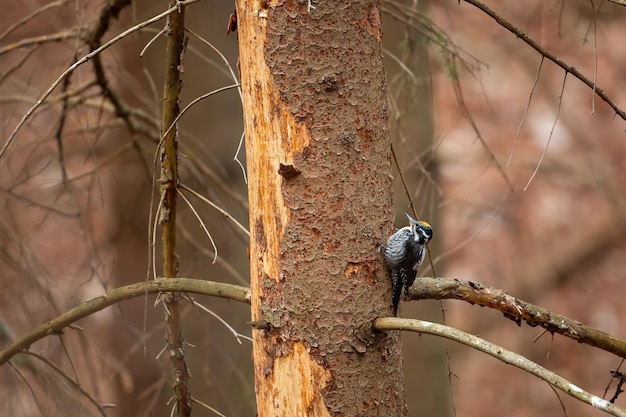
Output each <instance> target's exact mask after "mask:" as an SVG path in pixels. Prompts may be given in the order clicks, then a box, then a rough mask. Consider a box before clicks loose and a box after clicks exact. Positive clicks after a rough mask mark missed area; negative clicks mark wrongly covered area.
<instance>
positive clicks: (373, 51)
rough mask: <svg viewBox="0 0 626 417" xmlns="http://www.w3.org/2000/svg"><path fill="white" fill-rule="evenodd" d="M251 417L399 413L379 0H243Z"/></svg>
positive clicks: (400, 378) (401, 382)
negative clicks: (382, 323) (378, 328)
mask: <svg viewBox="0 0 626 417" xmlns="http://www.w3.org/2000/svg"><path fill="white" fill-rule="evenodd" d="M236 5H237V17H238V36H239V48H240V62H239V67H240V72H241V83H242V90H243V96H244V123H245V132H246V152H247V164H248V176H249V199H250V229H251V230H250V231H251V243H250V264H251V291H252V319H253V322H254V323H255V324H256V330H254V331H253V339H254V347H253V359H254V367H255V387H256V395H257V407H258V415H259V416H261V417H266V416H290V417H292V416H300V415H307V416H326V415H336V414H337V413H339V414H341V415H345V416H357V415H367V416H377V415H380V416H403V415H406V414H407V410H406V400H405V393H404V376H403V370H402V357H401V354H400V340H399V336H398V335H397V334H360V333H359V332H358V328H359V325H360V324H362V323H364V322H366V321H368V320H371V319H373V318H375V317H379V316H388V315H390V311H391V309H390V305H389V304H390V285H389V279H388V275H387V272H386V270H385V268H384V267H383V264H382V257H381V255H380V254H379V253H378V252H377V249H378V245H379V244H380V243H381V242H383V241H384V240H385V239H386V237H387V236H389V234H390V233H391V225H392V217H393V216H392V183H391V164H390V140H389V131H388V114H387V97H386V91H387V86H386V80H385V73H384V70H383V62H382V49H381V48H382V47H381V35H382V32H381V22H380V12H379V8H378V6H379V4H378V2H377V1H345V2H320V3H317V2H314V3H313V6H314V8H310V10H308V5H307V2H306V1H304V2H302V1H296V0H289V1H270V2H267V1H250V0H237V2H236Z"/></svg>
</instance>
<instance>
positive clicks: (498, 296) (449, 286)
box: [409, 278, 626, 358]
mask: <svg viewBox="0 0 626 417" xmlns="http://www.w3.org/2000/svg"><path fill="white" fill-rule="evenodd" d="M409 297H410V299H412V300H425V299H428V300H441V299H447V298H452V299H457V300H463V301H467V302H469V303H471V304H478V305H480V306H481V307H490V308H493V309H496V310H499V311H501V312H502V313H503V314H504V316H505V317H507V318H509V319H511V320H513V321H515V322H516V323H517V324H518V325H520V324H521V322H522V320H523V321H525V322H526V323H528V324H529V325H530V326H540V327H543V328H544V329H546V330H547V331H549V332H550V333H558V334H562V335H563V336H567V337H569V338H571V339H574V340H576V341H577V342H579V343H585V344H587V345H590V346H594V347H597V348H600V349H602V350H605V351H607V352H611V353H613V354H615V355H618V356H620V357H622V358H626V341H625V340H622V339H618V338H616V337H615V336H612V335H610V334H608V333H605V332H602V331H600V330H596V329H593V328H591V327H589V326H585V325H584V324H582V323H581V322H579V321H576V320H572V319H570V318H568V317H565V316H561V315H559V314H556V313H553V312H551V311H549V310H547V309H545V308H543V307H539V306H536V305H533V304H530V303H527V302H525V301H522V300H520V299H518V298H515V297H513V296H512V295H510V294H507V293H506V292H505V291H502V290H499V289H497V288H493V287H488V286H485V285H482V284H480V283H478V282H472V281H462V280H458V279H449V278H417V280H416V281H415V284H414V285H413V287H412V288H411V289H410V294H409Z"/></svg>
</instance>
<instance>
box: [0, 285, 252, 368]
mask: <svg viewBox="0 0 626 417" xmlns="http://www.w3.org/2000/svg"><path fill="white" fill-rule="evenodd" d="M168 291H179V292H188V293H194V294H203V295H211V296H214V297H220V298H227V299H229V300H234V301H239V302H241V303H247V304H250V290H249V289H248V288H246V287H241V286H239V285H233V284H226V283H222V282H212V281H204V280H200V279H191V278H161V279H157V280H154V281H148V282H139V283H137V284H132V285H127V286H124V287H120V288H116V289H113V290H111V291H107V292H106V293H104V294H102V295H101V296H99V297H96V298H93V299H91V300H88V301H86V302H84V303H83V304H81V305H79V306H76V307H74V308H72V309H71V310H69V311H67V312H65V313H63V314H61V315H60V316H58V317H57V318H55V319H52V320H50V321H49V322H47V323H44V324H42V325H40V326H38V327H36V328H35V329H33V330H31V331H30V332H28V333H27V334H25V335H24V336H22V337H21V338H20V339H18V340H16V341H15V342H13V343H12V344H11V345H9V346H8V347H6V348H5V349H3V350H2V351H0V365H3V364H4V363H6V362H7V361H8V360H9V359H11V358H12V357H13V356H15V355H16V354H17V353H19V352H20V351H22V350H26V349H28V348H29V347H30V345H32V344H33V343H35V342H36V341H38V340H40V339H43V338H44V337H46V336H49V335H53V334H59V333H61V332H62V331H63V329H64V328H66V327H67V326H69V325H71V324H72V323H75V322H77V321H78V320H80V319H82V318H85V317H87V316H90V315H92V314H94V313H95V312H97V311H100V310H102V309H104V308H106V307H109V306H111V305H113V304H116V303H119V302H120V301H123V300H127V299H129V298H135V297H141V296H144V295H145V294H146V293H150V294H154V293H161V292H168Z"/></svg>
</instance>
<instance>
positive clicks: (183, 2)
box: [0, 0, 199, 160]
mask: <svg viewBox="0 0 626 417" xmlns="http://www.w3.org/2000/svg"><path fill="white" fill-rule="evenodd" d="M197 1H199V0H181V1H180V2H178V4H177V5H176V6H174V7H170V8H169V9H167V10H166V11H164V12H163V13H160V14H158V15H156V16H154V17H152V18H150V19H148V20H145V21H143V22H141V23H139V24H137V25H135V26H133V27H131V28H129V29H127V30H125V31H123V32H122V33H120V34H119V35H117V36H114V37H113V38H112V39H111V40H109V41H108V42H105V43H104V44H103V45H102V46H100V47H99V48H97V49H94V50H93V51H91V52H90V53H88V54H87V55H85V56H83V57H82V58H81V59H79V60H78V61H76V62H75V63H73V64H72V65H70V66H69V68H67V69H66V70H65V71H64V72H63V73H62V74H61V75H60V76H59V77H58V78H57V79H56V80H55V81H54V82H53V83H52V84H51V85H50V87H48V89H47V90H46V91H44V93H43V94H42V95H41V97H39V99H37V101H36V102H35V104H33V105H32V107H31V108H30V109H28V111H27V112H26V113H25V114H24V116H22V118H21V119H20V121H19V122H18V124H17V126H15V128H14V129H13V131H12V132H11V134H10V135H9V137H8V139H7V140H6V142H5V143H4V145H3V146H2V148H1V149H0V160H1V159H2V158H3V157H4V155H5V154H6V151H7V149H8V148H9V146H11V144H12V143H13V141H14V140H15V137H16V136H17V134H18V132H19V131H20V130H21V129H22V127H23V126H24V124H25V123H26V122H27V121H28V119H30V117H31V116H32V115H33V113H35V111H36V110H37V109H38V108H39V106H41V104H42V103H43V102H44V101H46V99H47V98H48V96H49V95H50V94H52V92H53V91H54V90H55V89H56V88H57V87H58V86H59V84H61V83H62V82H63V80H64V79H65V78H66V77H67V76H68V75H69V74H71V73H72V72H73V71H74V70H75V69H76V68H78V67H79V66H81V65H83V64H84V63H86V62H88V61H89V60H91V59H92V58H93V57H94V56H96V55H97V54H99V53H100V52H102V51H104V50H105V49H107V48H109V47H110V46H112V45H114V44H116V43H117V42H119V41H120V40H121V39H123V38H125V37H126V36H128V35H130V34H131V33H133V32H136V31H138V30H140V29H141V28H143V27H146V26H148V25H150V24H152V23H154V22H158V21H159V20H161V19H163V18H164V17H166V16H168V15H170V14H171V13H173V12H175V11H177V10H178V8H179V7H180V5H188V4H191V3H195V2H197Z"/></svg>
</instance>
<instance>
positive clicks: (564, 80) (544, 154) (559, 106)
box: [523, 72, 567, 191]
mask: <svg viewBox="0 0 626 417" xmlns="http://www.w3.org/2000/svg"><path fill="white" fill-rule="evenodd" d="M566 81H567V72H566V73H565V76H564V77H563V85H561V94H559V105H558V106H557V108H556V115H555V116H554V123H553V124H552V129H550V134H549V135H548V141H547V142H546V147H545V148H544V149H543V152H542V153H541V158H539V162H537V166H536V167H535V170H534V171H533V173H532V175H531V176H530V178H529V179H528V183H527V184H526V186H525V187H524V188H523V190H524V191H528V187H529V186H530V183H531V182H533V178H535V175H537V172H539V168H540V167H541V163H542V162H543V159H544V158H545V156H546V154H547V153H548V147H549V146H550V142H551V141H552V136H554V129H555V128H556V122H558V120H559V114H561V106H562V105H563V94H564V93H565V82H566Z"/></svg>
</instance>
